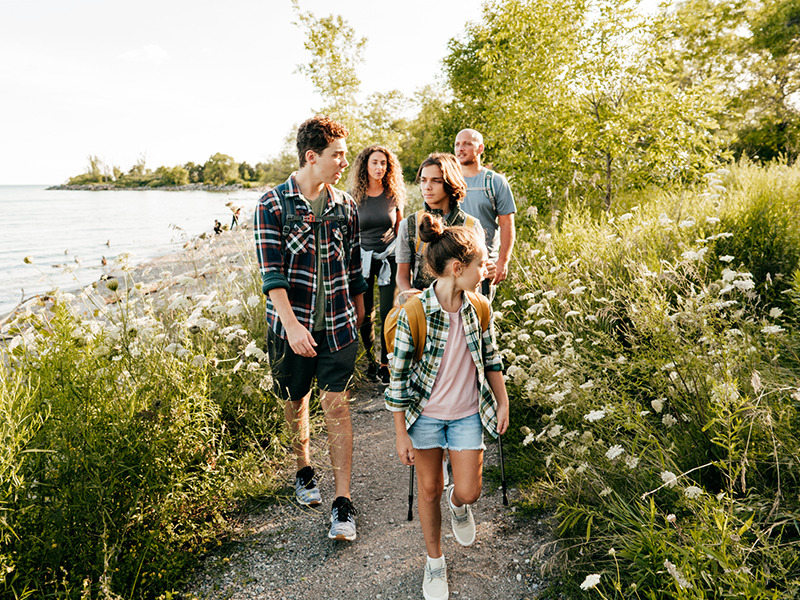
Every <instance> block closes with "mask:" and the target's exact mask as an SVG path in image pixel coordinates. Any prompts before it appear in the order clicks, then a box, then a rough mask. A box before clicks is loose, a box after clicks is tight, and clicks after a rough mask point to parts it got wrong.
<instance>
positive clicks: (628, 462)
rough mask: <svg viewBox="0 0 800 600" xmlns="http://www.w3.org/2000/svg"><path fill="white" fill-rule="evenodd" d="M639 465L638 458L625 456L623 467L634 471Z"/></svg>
mask: <svg viewBox="0 0 800 600" xmlns="http://www.w3.org/2000/svg"><path fill="white" fill-rule="evenodd" d="M638 464H639V457H638V456H626V457H625V466H626V467H628V468H629V469H631V470H633V469H635V468H636V467H637V466H638Z"/></svg>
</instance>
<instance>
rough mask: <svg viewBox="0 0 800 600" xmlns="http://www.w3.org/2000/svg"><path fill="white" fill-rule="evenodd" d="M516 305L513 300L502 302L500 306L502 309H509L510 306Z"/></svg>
mask: <svg viewBox="0 0 800 600" xmlns="http://www.w3.org/2000/svg"><path fill="white" fill-rule="evenodd" d="M516 304H517V303H516V302H514V301H513V300H506V301H505V302H503V303H502V304H501V305H500V306H502V307H503V308H509V307H511V306H516Z"/></svg>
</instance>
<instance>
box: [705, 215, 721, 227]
mask: <svg viewBox="0 0 800 600" xmlns="http://www.w3.org/2000/svg"><path fill="white" fill-rule="evenodd" d="M706 223H708V224H709V225H716V224H717V223H719V218H718V217H706Z"/></svg>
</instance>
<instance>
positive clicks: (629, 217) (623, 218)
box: [619, 213, 633, 221]
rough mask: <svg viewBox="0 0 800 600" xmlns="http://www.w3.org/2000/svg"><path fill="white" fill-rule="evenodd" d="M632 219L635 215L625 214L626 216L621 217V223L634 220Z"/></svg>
mask: <svg viewBox="0 0 800 600" xmlns="http://www.w3.org/2000/svg"><path fill="white" fill-rule="evenodd" d="M632 218H633V214H632V213H625V214H624V215H620V216H619V220H620V221H627V220H628V219H632Z"/></svg>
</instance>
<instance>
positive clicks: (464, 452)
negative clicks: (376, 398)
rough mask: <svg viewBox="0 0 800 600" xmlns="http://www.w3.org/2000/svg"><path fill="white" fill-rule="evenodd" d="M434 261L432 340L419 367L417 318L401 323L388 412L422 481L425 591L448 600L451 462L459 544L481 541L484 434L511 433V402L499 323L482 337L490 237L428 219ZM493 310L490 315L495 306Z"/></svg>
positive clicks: (428, 308)
mask: <svg viewBox="0 0 800 600" xmlns="http://www.w3.org/2000/svg"><path fill="white" fill-rule="evenodd" d="M419 227H420V237H421V239H422V241H424V242H426V243H427V247H426V249H425V259H426V263H427V267H428V269H429V270H430V271H431V273H432V274H433V275H434V276H435V277H436V279H435V280H434V282H433V283H432V284H431V285H430V287H428V288H427V289H425V291H423V292H422V293H421V294H420V296H419V298H420V300H421V301H422V306H423V310H424V313H425V320H426V325H427V332H426V337H425V341H424V344H425V345H424V351H423V354H422V358H421V359H420V360H419V361H418V362H415V361H414V341H413V337H412V334H411V329H410V327H409V323H408V315H407V313H406V311H405V310H401V311H400V313H399V316H398V319H397V330H396V336H395V345H394V353H393V356H392V358H391V361H392V369H391V379H390V382H389V387H388V388H387V389H386V392H385V400H386V407H387V408H388V409H389V410H391V411H393V412H394V423H395V433H396V435H397V453H398V455H399V456H400V460H401V461H402V462H403V464H405V465H409V466H411V465H413V466H415V467H416V472H417V485H418V508H419V520H420V524H421V525H422V532H423V535H424V537H425V547H426V549H427V552H428V558H427V561H426V564H425V573H424V577H423V582H422V592H423V595H424V597H425V598H426V600H446V599H447V598H448V597H449V592H448V586H447V576H446V566H445V560H444V556H443V554H442V542H441V528H442V527H441V526H442V515H441V497H442V493H443V491H444V475H443V472H442V459H443V457H444V451H445V450H447V451H448V452H449V454H450V465H451V467H452V470H453V484H452V485H450V486H449V487H448V488H447V502H448V505H449V507H450V523H451V525H452V528H453V534H454V536H455V539H456V541H457V542H458V543H459V544H461V545H462V546H470V545H471V544H472V543H473V542H474V541H475V520H474V517H473V515H472V510H471V508H470V505H471V504H473V503H474V502H475V501H476V500H477V499H478V497H479V496H480V494H481V478H482V473H483V451H484V449H485V446H484V444H483V428H486V430H487V431H488V432H489V434H490V435H491V436H492V437H495V438H496V437H497V436H498V435H502V434H503V433H505V431H506V429H508V394H507V393H506V388H505V382H504V381H503V373H502V368H503V365H502V360H501V358H500V355H499V354H498V352H497V350H496V347H495V342H494V328H493V325H492V320H491V318H490V319H489V320H488V327H487V328H486V329H485V330H483V327H482V325H481V322H480V318H479V313H478V310H477V307H476V306H473V302H475V301H476V298H477V296H476V295H474V294H473V295H472V296H471V297H470V295H468V294H467V293H466V292H475V288H476V287H477V286H478V284H479V283H480V282H481V281H482V280H483V279H484V278H485V277H486V269H487V266H486V263H487V261H488V259H487V251H486V245H485V242H484V241H483V236H479V235H478V234H476V232H475V231H474V230H473V229H471V228H466V227H459V226H456V227H446V226H445V225H444V224H443V223H442V221H441V219H439V218H436V217H433V216H432V215H430V214H425V215H423V216H422V217H421V218H420V222H419ZM486 307H487V310H490V308H489V307H488V303H487V304H486Z"/></svg>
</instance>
